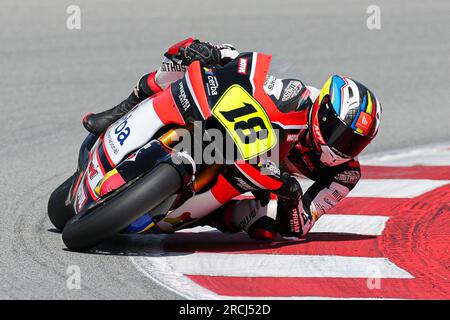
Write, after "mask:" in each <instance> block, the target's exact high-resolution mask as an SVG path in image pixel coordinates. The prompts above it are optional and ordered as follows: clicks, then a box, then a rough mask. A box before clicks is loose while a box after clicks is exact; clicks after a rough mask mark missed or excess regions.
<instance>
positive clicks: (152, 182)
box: [48, 52, 307, 251]
mask: <svg viewBox="0 0 450 320" xmlns="http://www.w3.org/2000/svg"><path fill="white" fill-rule="evenodd" d="M282 68H283V67H282ZM269 71H270V74H271V75H276V73H277V68H276V66H275V63H273V59H272V56H271V55H267V54H262V53H257V52H247V53H241V54H240V55H239V56H238V58H236V59H234V60H232V61H231V62H229V63H228V64H226V65H225V66H214V67H208V66H205V65H203V64H202V63H201V62H200V61H195V62H193V63H191V64H190V66H189V67H188V68H187V71H186V73H185V75H184V77H183V78H182V79H180V80H178V81H175V82H173V83H172V84H171V85H170V86H169V87H168V88H167V89H165V90H163V91H162V92H160V93H158V94H156V95H154V96H152V97H150V98H148V99H146V100H144V101H143V102H141V103H140V104H138V105H137V106H135V107H134V109H133V110H132V111H130V112H129V113H128V114H126V115H125V116H123V117H122V118H121V119H119V120H117V121H116V122H115V123H113V124H112V125H111V126H110V127H109V128H108V129H107V130H106V131H105V133H104V134H102V135H101V136H100V137H97V136H94V135H92V134H89V135H88V136H87V137H86V139H85V140H84V142H83V143H82V145H81V147H80V151H79V157H78V166H77V170H76V172H75V173H74V174H73V176H71V177H70V178H69V179H67V180H66V181H64V182H63V183H62V184H61V185H60V186H59V187H58V188H57V189H56V190H55V191H54V192H53V193H52V194H51V196H50V199H49V202H48V216H49V218H50V221H51V222H52V223H53V225H54V226H55V227H56V228H57V229H59V230H62V238H63V241H64V244H65V245H66V246H67V248H68V249H70V250H74V251H84V250H88V249H90V248H92V247H94V246H96V245H98V244H100V243H101V242H102V241H104V240H106V239H107V238H109V237H111V236H112V235H114V234H117V233H120V232H123V230H126V229H127V227H129V226H130V225H131V224H133V223H134V222H136V221H137V220H139V219H140V218H141V217H142V216H144V215H146V216H147V217H150V219H151V220H152V221H151V223H150V224H149V227H154V226H155V225H157V224H158V222H159V221H161V220H162V219H164V217H165V216H166V215H167V213H168V212H171V211H172V210H174V209H175V208H178V207H180V205H182V204H183V203H184V202H185V201H186V199H189V198H190V197H192V196H193V195H194V194H198V193H202V192H205V190H208V189H211V188H216V189H218V190H219V192H217V194H220V201H219V202H217V206H220V205H221V204H223V203H226V202H227V201H229V200H231V199H232V198H234V197H235V196H237V195H239V194H241V193H243V192H246V191H252V190H255V189H266V190H275V189H278V188H279V187H280V186H281V184H282V182H281V180H280V177H279V176H277V175H276V173H274V172H275V171H276V170H269V171H268V170H263V169H264V168H265V167H266V166H264V165H262V164H264V163H270V166H273V162H270V160H268V159H269V154H270V152H271V151H274V150H277V151H276V152H277V154H278V157H279V158H282V157H283V156H284V154H285V153H287V152H288V150H290V149H291V147H292V144H293V143H294V141H295V139H292V136H293V135H298V134H299V133H300V131H301V130H303V129H305V128H306V127H307V126H306V123H307V121H306V119H307V115H306V112H305V111H296V110H279V109H278V108H277V106H276V105H275V103H274V102H273V101H272V99H271V98H270V96H269V95H267V93H266V92H265V90H264V84H265V81H267V80H266V79H267V75H268V73H269ZM278 72H280V70H278ZM211 129H215V130H219V131H220V132H222V133H223V137H225V138H231V141H232V142H233V147H234V148H235V150H236V152H234V153H233V154H234V157H233V161H231V162H226V161H224V162H223V163H222V164H220V163H216V164H214V165H204V164H202V163H196V162H195V161H194V157H193V156H192V154H189V153H188V152H186V151H185V150H182V151H180V150H177V148H176V145H177V143H179V141H180V139H181V140H183V137H185V136H186V132H188V134H192V132H194V131H195V130H201V132H203V133H207V132H208V130H211ZM225 138H224V139H225ZM216 142H217V141H216ZM202 146H204V145H203V144H202ZM226 168H231V169H235V170H238V171H239V172H240V174H242V175H244V176H245V177H246V178H248V180H247V181H250V182H252V186H248V184H245V185H244V186H243V185H242V184H241V186H240V187H239V188H237V187H236V188H233V187H231V186H229V185H227V183H228V182H226V179H223V177H221V175H222V174H223V172H224V170H226ZM241 182H242V181H241ZM220 183H222V186H220ZM218 185H219V187H217V186H218ZM224 185H225V187H224ZM246 186H247V189H246ZM245 189H246V190H245ZM211 209H214V208H211Z"/></svg>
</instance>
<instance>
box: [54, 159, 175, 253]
mask: <svg viewBox="0 0 450 320" xmlns="http://www.w3.org/2000/svg"><path fill="white" fill-rule="evenodd" d="M181 186H182V180H181V176H180V174H179V173H178V171H177V170H176V169H175V168H174V167H173V166H171V165H169V164H167V163H162V164H160V165H158V166H157V167H156V168H155V169H153V170H152V171H151V172H150V173H148V174H146V175H145V176H144V177H142V178H141V179H139V180H137V181H136V182H134V183H133V184H132V185H131V186H129V187H128V188H126V189H124V190H123V191H122V192H120V193H118V194H116V195H115V196H113V197H111V198H110V199H107V200H106V201H105V202H104V203H102V204H101V205H100V206H98V207H97V208H95V209H94V210H93V211H90V212H87V213H86V214H83V215H75V216H74V217H73V218H72V219H70V220H69V222H67V224H66V226H65V227H64V230H63V233H62V239H63V242H64V244H65V245H66V246H67V248H68V249H70V250H72V251H86V250H89V249H91V248H92V247H94V246H96V245H98V244H100V243H101V242H102V241H104V240H106V239H107V238H109V237H111V236H112V235H114V234H116V233H118V232H120V231H121V230H123V229H124V228H126V227H127V226H129V225H130V224H131V223H133V222H134V221H136V220H137V219H138V218H139V217H141V216H142V215H143V214H145V213H147V212H149V211H150V210H152V209H153V208H155V207H156V206H157V205H159V204H160V203H162V202H163V201H164V200H166V199H167V198H168V197H170V196H171V195H173V194H174V193H176V192H177V191H178V190H179V189H180V188H181Z"/></svg>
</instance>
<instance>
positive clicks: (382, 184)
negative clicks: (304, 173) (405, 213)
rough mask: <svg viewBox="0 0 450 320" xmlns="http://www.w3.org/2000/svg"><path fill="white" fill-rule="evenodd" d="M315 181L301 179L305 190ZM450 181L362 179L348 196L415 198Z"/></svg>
mask: <svg viewBox="0 0 450 320" xmlns="http://www.w3.org/2000/svg"><path fill="white" fill-rule="evenodd" d="M313 183H314V181H311V180H301V181H300V184H301V186H302V188H303V190H305V191H306V190H307V189H308V188H309V187H310V186H311V185H312V184H313ZM448 183H450V180H429V179H361V180H360V181H359V182H358V184H357V185H356V186H355V188H354V189H353V190H352V191H350V193H349V194H348V197H368V198H414V197H418V196H420V195H422V194H424V193H427V192H429V191H431V190H434V189H436V188H439V187H442V186H444V185H446V184H448Z"/></svg>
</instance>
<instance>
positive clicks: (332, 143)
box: [318, 99, 371, 158]
mask: <svg viewBox="0 0 450 320" xmlns="http://www.w3.org/2000/svg"><path fill="white" fill-rule="evenodd" d="M318 122H319V127H320V131H321V132H322V136H323V139H324V140H325V143H326V144H327V145H328V146H329V147H330V148H331V149H332V150H333V151H335V152H336V153H337V154H338V155H340V156H343V157H345V156H347V157H351V158H353V157H356V156H357V155H358V154H359V153H360V152H361V151H362V150H364V148H365V147H366V146H367V145H368V144H369V143H370V140H371V139H370V138H369V137H367V136H363V135H361V134H359V133H357V132H356V131H355V129H352V128H351V127H350V126H349V125H348V124H346V123H345V122H344V121H343V120H342V119H341V118H339V116H338V115H337V114H336V111H335V110H334V108H333V107H332V106H331V105H330V104H329V103H328V99H324V101H323V102H322V104H321V105H320V107H319V111H318Z"/></svg>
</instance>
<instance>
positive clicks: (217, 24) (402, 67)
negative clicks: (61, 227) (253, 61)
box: [0, 0, 450, 299]
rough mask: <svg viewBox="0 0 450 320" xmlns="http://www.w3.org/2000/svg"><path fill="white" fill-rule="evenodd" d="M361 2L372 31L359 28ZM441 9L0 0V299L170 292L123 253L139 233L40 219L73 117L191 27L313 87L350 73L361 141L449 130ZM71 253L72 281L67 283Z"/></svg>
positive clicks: (71, 141)
mask: <svg viewBox="0 0 450 320" xmlns="http://www.w3.org/2000/svg"><path fill="white" fill-rule="evenodd" d="M71 4H77V5H79V6H80V8H81V30H68V29H67V28H66V19H67V17H68V14H67V13H66V8H67V7H68V6H69V5H71ZM372 4H376V5H379V7H380V8H381V29H380V30H368V29H367V27H366V19H367V17H368V15H367V14H366V8H367V7H368V6H369V5H372ZM449 15H450V3H449V2H448V1H447V0H439V1H433V2H427V1H422V0H414V1H411V0H410V1H395V2H394V1H377V0H370V1H349V0H345V1H317V0H314V1H312V0H308V1H301V2H300V1H294V0H292V1H282V2H278V1H261V0H253V1H245V2H244V1H235V0H232V1H226V2H225V1H220V2H217V3H216V2H214V4H213V2H212V1H198V0H196V1H164V2H163V1H119V2H114V3H112V2H111V1H95V2H93V1H56V0H55V1H48V0H43V1H38V2H37V1H15V0H2V1H1V3H0V111H1V126H0V138H1V148H0V159H1V169H0V170H1V171H0V215H1V216H0V219H1V220H0V221H1V223H0V248H1V250H0V298H3V299H18V298H25V299H177V298H180V296H178V295H177V294H175V293H173V292H172V291H169V290H166V289H165V288H163V287H161V286H160V285H159V284H157V283H154V282H152V281H151V280H149V279H148V278H147V277H145V276H144V275H143V273H141V272H138V271H137V269H136V268H135V266H134V265H133V264H132V263H131V262H130V259H129V256H130V255H139V253H140V252H143V251H145V248H146V247H147V246H148V243H146V240H145V239H142V238H139V237H131V238H129V237H126V238H119V237H117V238H115V239H112V240H111V241H109V242H108V243H105V244H104V245H103V246H102V247H101V248H100V250H99V251H97V252H95V253H89V254H79V253H71V252H68V251H66V250H64V245H63V243H62V241H61V237H60V235H59V234H58V233H55V232H54V231H52V226H51V224H50V222H49V221H48V219H47V217H46V204H47V199H48V197H49V195H50V193H51V191H52V190H53V188H55V187H56V186H57V185H58V184H59V183H60V182H61V181H63V180H64V179H65V178H66V177H67V176H68V175H70V174H71V173H72V172H73V170H74V168H75V165H76V157H77V151H78V147H79V144H80V142H81V141H82V139H83V137H84V136H85V134H86V133H85V131H84V130H83V128H82V127H81V124H80V120H81V118H82V117H83V115H84V114H85V113H87V112H88V111H94V112H96V111H100V110H102V109H104V108H106V107H110V106H112V105H114V104H115V103H117V102H118V101H120V100H121V99H122V98H124V97H126V96H127V95H128V94H129V91H130V89H131V88H132V86H133V85H134V83H135V82H136V80H137V79H138V77H139V76H140V75H141V74H142V73H144V72H148V71H151V70H152V69H154V68H156V67H157V66H158V63H159V61H160V57H161V54H162V53H163V52H164V50H165V49H166V48H167V47H168V46H169V45H171V44H172V43H174V42H176V41H178V40H181V39H184V38H186V37H188V36H194V37H197V38H200V39H205V40H208V41H211V42H216V43H219V42H226V43H233V44H235V46H236V47H237V48H238V49H240V50H241V51H253V50H254V51H262V52H268V53H276V54H279V55H282V56H283V57H285V58H287V59H289V60H291V61H292V62H294V63H296V64H297V65H298V66H299V68H300V70H301V72H302V73H303V74H304V75H305V78H306V80H307V82H309V83H310V84H312V85H316V86H320V85H321V84H322V83H323V82H324V81H325V80H326V78H327V77H328V76H329V75H330V74H331V73H343V74H346V75H348V76H352V77H354V78H356V79H359V80H360V81H361V82H363V83H365V84H367V86H369V87H370V88H372V89H373V91H374V92H375V93H376V94H377V95H378V96H379V99H380V100H381V102H382V104H383V107H384V109H383V123H382V127H381V129H380V134H379V136H378V137H377V139H376V141H375V142H374V143H373V145H372V146H370V147H369V148H368V150H367V152H366V153H372V152H377V151H385V150H390V149H397V148H402V147H414V146H415V145H422V144H427V143H434V142H445V141H448V140H449V138H450V131H449V129H448V119H449V117H450V108H449V107H448V105H447V99H446V98H447V97H448V88H449V85H448V70H450V60H449V59H448V56H449V53H450V41H449V40H450V39H449V34H448V30H450V21H449V20H448V17H449ZM71 265H77V266H79V267H80V269H81V272H82V274H81V275H82V284H81V285H82V289H81V290H69V289H67V286H66V279H67V274H66V270H67V268H68V266H71Z"/></svg>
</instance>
